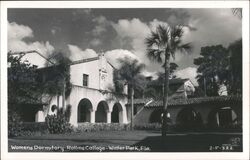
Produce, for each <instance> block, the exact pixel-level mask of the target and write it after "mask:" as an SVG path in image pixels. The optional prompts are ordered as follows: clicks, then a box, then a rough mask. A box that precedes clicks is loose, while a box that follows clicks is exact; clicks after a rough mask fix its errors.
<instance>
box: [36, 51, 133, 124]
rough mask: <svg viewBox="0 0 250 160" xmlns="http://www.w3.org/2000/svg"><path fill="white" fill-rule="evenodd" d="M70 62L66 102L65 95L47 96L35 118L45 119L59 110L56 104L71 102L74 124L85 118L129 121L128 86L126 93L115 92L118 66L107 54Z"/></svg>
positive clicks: (104, 120)
mask: <svg viewBox="0 0 250 160" xmlns="http://www.w3.org/2000/svg"><path fill="white" fill-rule="evenodd" d="M69 66H70V77H71V78H70V82H71V84H72V86H71V91H70V94H69V95H68V96H66V98H65V101H64V102H63V97H62V95H59V96H52V97H51V96H49V95H48V96H45V98H44V99H46V103H44V104H42V105H43V107H42V108H43V109H41V107H40V109H39V111H37V113H36V116H35V121H36V122H43V121H45V117H46V115H51V114H56V112H57V110H56V109H55V108H56V106H59V107H62V106H68V105H70V106H71V116H70V123H71V124H72V125H74V126H77V125H78V124H80V123H85V122H90V123H128V118H127V110H128V108H127V107H126V106H125V104H127V96H126V94H127V93H126V90H127V89H126V86H125V87H124V92H123V96H118V93H115V92H114V89H113V88H114V84H113V71H114V70H115V68H114V67H113V66H112V64H110V63H109V62H108V61H107V60H106V58H105V57H104V55H100V56H98V57H94V58H88V59H83V60H79V61H74V62H72V63H70V64H69ZM41 70H43V69H41ZM45 70H49V68H45ZM43 76H47V77H48V76H52V77H53V73H52V72H51V73H50V72H49V71H48V72H47V73H46V74H44V75H43ZM43 78H44V77H43ZM46 97H47V98H46ZM48 97H49V98H48ZM63 103H65V104H63Z"/></svg>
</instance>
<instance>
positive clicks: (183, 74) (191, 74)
mask: <svg viewBox="0 0 250 160" xmlns="http://www.w3.org/2000/svg"><path fill="white" fill-rule="evenodd" d="M175 75H176V77H178V78H189V79H190V80H191V81H192V83H193V84H194V85H195V86H198V82H197V80H196V78H195V77H196V76H197V68H195V67H187V68H184V69H181V70H177V71H176V72H175Z"/></svg>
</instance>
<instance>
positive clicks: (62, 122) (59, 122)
mask: <svg viewBox="0 0 250 160" xmlns="http://www.w3.org/2000/svg"><path fill="white" fill-rule="evenodd" d="M70 113H71V107H70V105H68V106H67V108H66V109H65V110H64V109H63V108H59V109H58V111H57V115H48V116H47V117H46V118H45V122H46V126H47V128H48V131H49V133H52V134H57V133H67V132H71V131H72V129H73V128H72V126H71V124H70V123H69V119H70V115H71V114H70Z"/></svg>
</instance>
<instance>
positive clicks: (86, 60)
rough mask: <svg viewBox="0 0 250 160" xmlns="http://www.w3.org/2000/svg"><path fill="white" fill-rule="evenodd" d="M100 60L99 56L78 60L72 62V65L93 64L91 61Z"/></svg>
mask: <svg viewBox="0 0 250 160" xmlns="http://www.w3.org/2000/svg"><path fill="white" fill-rule="evenodd" d="M98 59H99V57H98V56H97V57H93V58H87V59H81V60H78V61H74V62H71V63H70V65H74V64H79V63H86V62H91V61H95V60H98Z"/></svg>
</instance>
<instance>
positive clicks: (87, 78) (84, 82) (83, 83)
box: [82, 74, 89, 86]
mask: <svg viewBox="0 0 250 160" xmlns="http://www.w3.org/2000/svg"><path fill="white" fill-rule="evenodd" d="M88 81H89V75H87V74H83V76H82V85H83V86H88Z"/></svg>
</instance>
